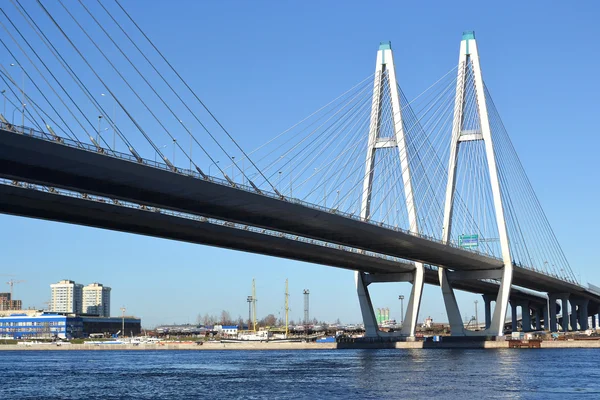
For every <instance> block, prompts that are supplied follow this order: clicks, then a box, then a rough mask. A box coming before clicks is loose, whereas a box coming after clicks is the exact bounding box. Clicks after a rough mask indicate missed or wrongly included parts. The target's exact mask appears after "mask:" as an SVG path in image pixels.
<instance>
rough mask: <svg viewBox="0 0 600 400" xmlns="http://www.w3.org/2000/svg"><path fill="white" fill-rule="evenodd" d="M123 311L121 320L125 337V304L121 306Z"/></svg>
mask: <svg viewBox="0 0 600 400" xmlns="http://www.w3.org/2000/svg"><path fill="white" fill-rule="evenodd" d="M121 312H122V313H123V317H122V322H121V332H122V335H123V337H125V306H123V307H121Z"/></svg>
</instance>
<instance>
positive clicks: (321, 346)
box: [0, 340, 600, 351]
mask: <svg viewBox="0 0 600 400" xmlns="http://www.w3.org/2000/svg"><path fill="white" fill-rule="evenodd" d="M526 346H527V342H526V341H523V346H522V347H520V348H527V347H526ZM508 348H509V341H483V342H482V341H463V342H447V343H444V342H421V341H418V342H387V343H360V342H355V343H297V342H296V343H295V342H291V343H273V342H263V343H220V342H205V343H204V344H203V345H197V344H190V343H168V344H140V345H133V344H120V345H94V344H61V345H56V344H37V343H34V344H27V345H17V344H9V345H0V351H19V350H24V351H29V350H36V351H39V350H42V351H65V350H66V351H69V350H71V351H82V350H87V351H90V350H92V351H96V350H98V351H112V350H117V351H118V350H128V351H135V350H138V351H146V350H187V351H198V350H200V351H202V350H208V351H211V350H249V351H252V350H254V351H263V350H344V349H346V350H349V349H508ZM538 348H541V349H590V348H600V340H556V341H541V342H540V343H539V347H538Z"/></svg>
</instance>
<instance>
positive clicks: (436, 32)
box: [0, 0, 600, 326]
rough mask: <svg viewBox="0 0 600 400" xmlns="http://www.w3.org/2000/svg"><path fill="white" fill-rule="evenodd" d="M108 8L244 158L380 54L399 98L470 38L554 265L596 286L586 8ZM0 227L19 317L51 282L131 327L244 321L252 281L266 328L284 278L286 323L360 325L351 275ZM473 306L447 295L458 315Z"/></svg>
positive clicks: (26, 224) (591, 59)
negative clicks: (93, 291) (142, 34)
mask: <svg viewBox="0 0 600 400" xmlns="http://www.w3.org/2000/svg"><path fill="white" fill-rule="evenodd" d="M123 4H124V6H125V7H126V8H127V9H128V11H129V12H130V13H131V14H132V15H133V16H134V18H135V19H136V20H137V21H138V23H139V24H140V25H141V26H142V27H143V28H144V29H145V30H146V31H147V32H149V33H150V36H151V37H152V39H153V40H154V41H155V42H156V44H157V45H158V47H159V48H160V49H162V50H163V51H164V53H165V54H166V56H167V57H168V58H169V60H170V61H171V63H172V64H174V65H175V66H176V68H177V69H178V70H179V71H180V72H181V74H182V75H183V76H184V77H185V78H186V80H187V81H188V82H189V83H190V84H191V86H192V87H194V88H195V89H196V90H197V92H198V93H199V94H200V95H201V97H202V99H203V100H204V101H205V102H206V103H207V104H208V105H209V107H210V108H211V109H212V110H213V112H214V113H215V114H216V115H217V116H218V117H219V119H220V120H221V122H222V123H223V124H224V125H225V126H226V127H227V128H228V130H229V131H230V132H231V133H232V134H233V135H234V136H235V137H236V139H238V140H239V142H240V143H241V145H242V146H243V147H244V148H245V149H248V150H250V149H252V148H254V147H256V144H257V143H262V142H264V141H266V140H268V139H269V138H270V137H272V136H274V135H275V134H276V133H278V132H280V131H282V130H284V129H285V128H287V127H289V126H290V125H292V124H294V123H295V122H297V121H298V120H300V119H301V118H303V117H304V116H306V115H307V114H309V113H310V112H312V111H313V110H315V109H316V108H318V107H320V106H321V105H322V104H324V103H326V102H327V101H329V100H331V99H332V98H334V97H336V96H337V95H338V94H339V93H341V92H343V91H345V90H346V89H348V88H349V87H351V86H352V85H353V84H355V83H356V82H357V81H359V80H361V79H363V78H364V77H366V76H368V75H369V74H371V73H372V72H373V68H374V64H375V55H376V50H377V47H378V44H379V42H380V41H387V40H391V41H392V44H393V48H394V51H395V57H396V63H397V73H398V79H399V82H400V85H401V86H402V87H403V89H404V91H405V93H406V94H407V96H408V97H409V98H411V97H412V96H415V95H417V94H418V93H420V92H421V91H422V90H423V89H424V88H426V87H427V86H429V85H430V84H431V83H433V82H434V81H435V80H436V79H438V78H439V77H440V76H441V75H442V74H443V73H445V72H446V71H448V70H449V69H450V68H452V66H454V65H455V63H456V62H457V60H458V46H459V42H460V38H461V33H462V32H463V31H464V30H475V31H476V35H477V39H478V44H479V51H480V54H481V62H482V67H483V74H484V79H485V80H486V83H487V85H488V88H489V89H490V90H491V93H492V95H493V97H494V101H495V103H496V106H497V108H498V109H499V111H500V113H501V115H502V117H503V120H504V123H505V125H506V127H507V130H508V131H509V133H510V135H511V137H512V140H513V142H514V144H515V147H516V149H517V151H518V153H519V154H520V156H521V160H522V162H523V164H524V166H525V168H526V170H527V172H528V174H529V178H530V180H531V181H532V183H533V186H534V188H535V189H536V190H537V194H538V196H539V198H540V201H541V203H542V205H543V206H544V209H545V211H546V214H547V216H548V218H549V220H550V222H551V224H552V225H553V227H554V230H555V233H556V235H557V237H558V238H559V240H560V242H561V243H562V246H563V250H564V251H565V253H566V255H567V257H568V259H569V261H570V263H571V266H572V268H573V269H574V270H575V272H576V274H577V275H578V276H580V277H581V280H582V281H583V282H587V281H590V282H593V283H596V284H600V272H599V270H598V268H597V257H596V252H595V250H596V248H597V240H598V238H597V229H596V228H597V226H599V225H600V213H599V212H598V208H597V204H598V201H597V198H598V196H599V195H600V189H599V188H600V185H599V184H598V182H599V181H600V178H599V177H598V173H599V172H600V168H599V167H598V164H597V162H598V156H597V152H598V148H599V145H600V139H598V133H599V132H598V126H597V121H596V119H597V118H596V114H597V112H598V108H599V106H600V102H599V100H598V96H597V93H598V92H599V91H600V83H599V79H598V71H600V55H599V54H600V53H599V52H598V48H599V47H598V43H597V40H598V38H599V37H600V26H599V25H598V23H597V16H598V15H599V13H600V6H599V5H598V4H597V3H596V2H592V1H588V2H578V4H577V5H574V4H573V5H571V4H570V3H568V2H556V4H553V3H552V2H547V1H544V2H542V1H539V2H536V1H534V2H512V1H511V2H496V3H489V2H471V3H470V4H466V3H465V4H462V3H461V4H457V3H449V2H443V1H439V2H429V1H427V2H409V3H405V2H396V1H389V2H386V1H381V2H379V3H378V4H377V5H372V4H370V3H369V4H367V2H352V1H349V2H333V1H331V2H311V1H304V2H296V3H293V2H275V1H272V2H266V1H258V2H242V1H221V2H199V1H180V2H169V3H168V5H167V3H166V2H159V1H150V2H143V3H142V2H137V1H125V0H124V1H123ZM149 5H152V6H149ZM0 226H2V229H1V230H0V243H2V247H1V248H2V252H1V263H0V274H15V275H16V276H15V279H22V280H25V281H26V282H25V283H21V284H19V285H16V286H15V293H16V297H17V298H20V299H22V300H23V303H24V305H25V306H36V307H42V306H43V302H44V301H48V300H49V298H50V288H49V285H50V284H51V283H53V282H56V281H58V280H60V279H65V278H66V279H73V280H76V281H77V282H80V283H83V284H87V283H91V282H95V281H97V282H102V283H104V284H106V285H108V286H111V287H112V289H113V292H112V302H113V307H112V312H113V314H118V312H119V311H118V308H119V307H120V306H121V305H124V306H125V307H126V308H127V310H128V313H131V314H135V315H137V316H141V317H142V318H143V320H144V325H145V326H154V325H156V324H158V323H174V322H176V323H184V322H194V321H195V320H196V316H197V315H198V314H204V313H210V314H219V313H220V311H221V310H222V309H226V310H229V312H230V313H231V314H232V316H234V317H237V316H238V315H240V316H243V317H245V316H246V315H247V310H248V308H247V303H246V301H245V300H246V296H247V295H249V294H250V289H251V280H252V278H253V277H254V278H256V282H257V297H258V299H259V302H258V311H259V316H264V315H266V314H267V313H274V314H276V315H278V314H279V313H282V310H283V301H284V282H285V279H286V278H288V279H289V282H290V292H291V298H290V301H291V309H292V311H291V318H292V319H295V320H298V319H300V318H301V316H302V312H303V304H302V289H304V288H309V289H310V291H311V316H314V317H316V318H318V319H322V320H329V321H333V320H335V319H336V318H338V317H339V318H340V319H341V320H342V321H344V322H348V323H351V322H359V321H360V311H359V307H358V301H357V299H356V296H355V289H354V278H353V273H352V272H350V271H344V270H338V269H334V268H327V267H322V266H317V265H310V264H305V263H299V262H293V261H289V260H282V259H276V258H269V257H264V256H258V255H251V254H246V253H241V252H235V251H229V250H221V249H216V248H211V247H205V246H197V245H190V244H185V243H178V242H172V241H168V240H160V239H154V238H147V237H142V236H134V235H128V234H123V233H115V232H109V231H103V230H98V229H90V228H84V227H77V226H69V225H64V224H58V223H52V222H44V221H37V220H31V219H25V218H16V217H9V216H0ZM1 278H2V282H5V281H6V280H7V279H8V277H4V276H2V277H1ZM2 287H3V289H8V286H6V285H4V283H3V285H2ZM409 292H410V286H409V285H407V284H380V285H376V286H374V287H372V297H373V303H374V305H375V306H376V307H385V306H387V307H389V308H390V310H391V316H392V317H393V318H396V319H400V311H399V304H398V303H399V302H398V300H397V299H398V295H399V294H404V295H406V296H408V294H409ZM477 298H479V297H478V296H474V295H469V294H464V295H460V297H459V302H460V304H461V306H462V309H463V316H470V315H472V314H474V312H473V301H474V300H475V299H477ZM479 299H480V298H479ZM479 311H480V315H482V313H483V307H482V306H481V302H480V308H479ZM428 315H430V316H432V317H433V318H434V320H436V321H445V320H446V316H445V310H444V307H443V303H442V299H441V295H440V294H439V289H438V288H437V287H429V286H427V287H426V289H425V293H424V296H423V306H422V309H421V315H420V320H422V319H423V318H425V317H427V316H428ZM482 318H483V317H480V319H482Z"/></svg>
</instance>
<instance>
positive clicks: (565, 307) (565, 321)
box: [560, 293, 569, 332]
mask: <svg viewBox="0 0 600 400" xmlns="http://www.w3.org/2000/svg"><path fill="white" fill-rule="evenodd" d="M560 301H561V314H562V331H563V332H568V331H569V294H568V293H564V294H561V295H560Z"/></svg>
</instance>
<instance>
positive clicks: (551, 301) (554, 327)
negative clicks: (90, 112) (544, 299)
mask: <svg viewBox="0 0 600 400" xmlns="http://www.w3.org/2000/svg"><path fill="white" fill-rule="evenodd" d="M557 300H560V301H561V303H560V307H559V305H558V304H556V302H557ZM568 300H569V294H568V293H548V307H547V310H546V313H548V312H549V313H550V321H549V323H550V324H549V326H546V329H547V330H549V331H550V332H558V320H557V314H558V310H559V308H560V310H561V312H562V315H563V317H564V316H567V318H566V319H565V318H562V325H561V328H562V331H563V332H567V331H568V330H569V319H568V315H569V307H568V304H567V302H568ZM546 315H547V314H546ZM544 320H546V318H544Z"/></svg>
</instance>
